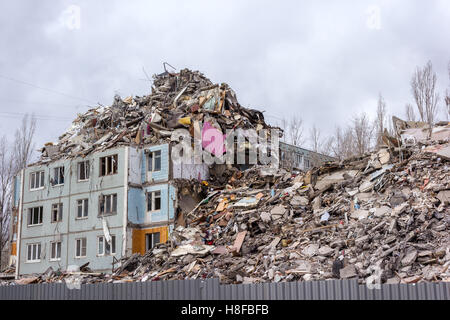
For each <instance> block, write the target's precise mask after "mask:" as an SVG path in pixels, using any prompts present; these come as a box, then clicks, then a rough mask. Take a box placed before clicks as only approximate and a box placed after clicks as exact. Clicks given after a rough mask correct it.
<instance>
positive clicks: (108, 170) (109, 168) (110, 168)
mask: <svg viewBox="0 0 450 320" xmlns="http://www.w3.org/2000/svg"><path fill="white" fill-rule="evenodd" d="M103 159H105V174H102V168H103V166H102V161H103ZM108 159H111V161H108ZM99 161H100V167H99V176H100V177H105V176H111V175H114V174H117V172H119V157H118V155H117V154H113V155H110V156H104V157H100V159H99ZM114 162H115V165H114ZM108 163H110V164H108ZM114 168H115V169H116V171H115V172H114Z"/></svg>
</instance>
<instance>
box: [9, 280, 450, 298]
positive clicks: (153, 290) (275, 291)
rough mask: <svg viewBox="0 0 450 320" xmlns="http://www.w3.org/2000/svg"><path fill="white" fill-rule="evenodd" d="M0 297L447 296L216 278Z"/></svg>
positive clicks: (391, 287) (439, 288)
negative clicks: (233, 280)
mask: <svg viewBox="0 0 450 320" xmlns="http://www.w3.org/2000/svg"><path fill="white" fill-rule="evenodd" d="M0 299H1V300H66V299H67V300H161V299H164V300H173V299H176V300H190V299H192V300H450V283H444V282H442V283H418V284H383V285H381V288H380V289H376V288H374V289H370V288H368V287H367V286H366V285H362V284H361V285H360V284H358V281H357V280H327V281H307V282H278V283H255V284H220V283H219V279H207V280H203V279H197V280H192V279H191V280H173V281H150V282H129V283H95V284H83V285H81V288H79V289H77V288H69V287H68V286H67V285H66V284H65V283H42V284H30V285H11V286H0Z"/></svg>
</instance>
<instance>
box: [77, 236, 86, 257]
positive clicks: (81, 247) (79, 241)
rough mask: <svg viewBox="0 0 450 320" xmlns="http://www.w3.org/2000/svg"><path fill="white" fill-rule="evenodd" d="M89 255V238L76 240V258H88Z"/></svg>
mask: <svg viewBox="0 0 450 320" xmlns="http://www.w3.org/2000/svg"><path fill="white" fill-rule="evenodd" d="M83 241H84V255H82V254H83ZM78 243H80V255H77V254H78ZM86 255H87V238H77V239H75V258H77V259H80V258H86Z"/></svg>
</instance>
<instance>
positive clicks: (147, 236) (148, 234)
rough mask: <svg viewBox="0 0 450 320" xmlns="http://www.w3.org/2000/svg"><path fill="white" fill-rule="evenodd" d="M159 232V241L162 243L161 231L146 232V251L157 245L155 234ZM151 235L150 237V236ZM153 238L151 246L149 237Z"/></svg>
mask: <svg viewBox="0 0 450 320" xmlns="http://www.w3.org/2000/svg"><path fill="white" fill-rule="evenodd" d="M157 233H158V234H159V242H158V243H161V232H159V231H158V232H150V233H146V234H145V251H148V250H151V249H153V248H154V247H155V245H157V244H158V243H153V242H154V235H155V234H157ZM149 236H150V237H149ZM149 238H150V239H151V244H150V245H151V246H150V248H149V247H148V246H149V241H148V239H149Z"/></svg>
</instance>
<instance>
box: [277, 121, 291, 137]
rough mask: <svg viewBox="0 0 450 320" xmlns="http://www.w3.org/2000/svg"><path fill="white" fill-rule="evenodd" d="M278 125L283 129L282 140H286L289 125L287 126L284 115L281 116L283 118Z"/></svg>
mask: <svg viewBox="0 0 450 320" xmlns="http://www.w3.org/2000/svg"><path fill="white" fill-rule="evenodd" d="M279 126H280V128H281V129H282V130H283V137H282V139H283V142H286V138H287V135H288V130H289V126H288V123H287V120H286V118H285V117H283V119H281V123H280V125H279Z"/></svg>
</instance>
